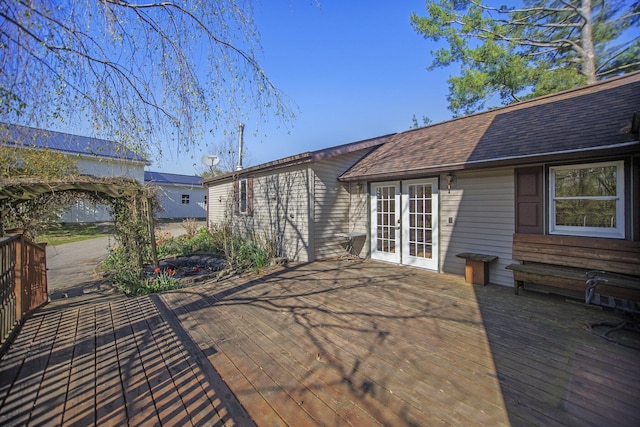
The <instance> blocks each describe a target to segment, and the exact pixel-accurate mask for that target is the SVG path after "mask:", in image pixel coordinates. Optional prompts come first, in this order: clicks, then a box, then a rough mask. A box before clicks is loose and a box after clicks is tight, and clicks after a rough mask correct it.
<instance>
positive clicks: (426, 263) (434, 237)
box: [401, 178, 440, 271]
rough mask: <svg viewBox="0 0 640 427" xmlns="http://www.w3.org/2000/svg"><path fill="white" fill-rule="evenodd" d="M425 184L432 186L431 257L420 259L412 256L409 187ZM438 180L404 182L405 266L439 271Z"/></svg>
mask: <svg viewBox="0 0 640 427" xmlns="http://www.w3.org/2000/svg"><path fill="white" fill-rule="evenodd" d="M417 184H424V185H430V186H431V194H430V200H431V212H430V213H429V214H430V215H431V242H430V245H431V257H429V258H426V257H420V256H411V255H410V253H411V251H410V248H409V245H410V241H411V238H410V230H411V220H410V212H411V206H410V199H409V186H411V185H417ZM438 190H439V189H438V178H424V179H413V180H409V181H402V196H401V198H402V205H401V208H402V264H404V265H412V266H415V267H421V268H427V269H429V270H435V271H438V259H439V251H438V245H439V239H440V236H439V233H438V230H439V221H438V219H439V213H440V210H439V208H438V198H439V192H438Z"/></svg>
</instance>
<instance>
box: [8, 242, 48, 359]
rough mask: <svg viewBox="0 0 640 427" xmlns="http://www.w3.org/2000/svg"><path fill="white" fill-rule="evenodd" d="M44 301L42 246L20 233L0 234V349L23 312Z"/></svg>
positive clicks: (43, 252) (21, 317) (45, 259)
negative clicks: (0, 235) (7, 235)
mask: <svg viewBox="0 0 640 427" xmlns="http://www.w3.org/2000/svg"><path fill="white" fill-rule="evenodd" d="M45 302H47V256H46V247H45V246H44V245H38V244H36V243H34V242H32V241H30V240H29V239H27V238H26V237H24V236H22V235H14V236H9V237H0V349H1V350H4V347H5V344H6V343H7V341H8V340H9V338H10V337H11V334H13V333H14V332H15V331H16V329H17V327H18V325H20V323H21V322H22V320H23V319H24V318H25V316H26V315H27V314H29V313H30V312H31V311H32V310H34V309H35V308H37V307H40V306H41V305H42V304H44V303H45Z"/></svg>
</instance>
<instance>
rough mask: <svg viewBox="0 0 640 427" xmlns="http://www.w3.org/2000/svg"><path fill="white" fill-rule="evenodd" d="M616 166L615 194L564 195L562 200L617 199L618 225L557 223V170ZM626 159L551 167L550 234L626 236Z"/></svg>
mask: <svg viewBox="0 0 640 427" xmlns="http://www.w3.org/2000/svg"><path fill="white" fill-rule="evenodd" d="M608 166H615V167H616V195H615V196H590V197H589V196H586V197H562V198H561V199H562V200H584V199H587V200H615V201H616V218H615V222H616V226H615V227H611V228H606V227H576V226H562V225H556V223H555V222H556V208H555V206H556V203H555V202H556V200H557V199H558V198H556V196H555V177H556V175H555V171H561V170H568V169H586V168H593V167H608ZM624 182H625V181H624V161H616V162H599V163H580V164H571V165H563V166H551V167H549V186H548V192H549V234H562V235H572V236H585V237H608V238H617V239H624V237H625V215H624V210H625V188H624Z"/></svg>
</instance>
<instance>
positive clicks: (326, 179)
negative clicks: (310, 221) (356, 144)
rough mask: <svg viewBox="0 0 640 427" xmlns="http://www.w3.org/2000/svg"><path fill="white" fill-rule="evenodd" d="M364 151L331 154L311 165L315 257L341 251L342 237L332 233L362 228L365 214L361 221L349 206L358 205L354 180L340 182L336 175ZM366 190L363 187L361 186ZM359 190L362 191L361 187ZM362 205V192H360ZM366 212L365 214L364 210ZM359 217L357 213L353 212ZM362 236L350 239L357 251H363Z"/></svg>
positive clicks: (348, 166) (342, 171)
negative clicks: (337, 154)
mask: <svg viewBox="0 0 640 427" xmlns="http://www.w3.org/2000/svg"><path fill="white" fill-rule="evenodd" d="M365 152H366V151H365V150H361V151H356V152H354V153H350V154H346V155H342V156H336V157H332V158H331V159H328V160H322V161H319V162H316V163H315V164H314V165H313V170H314V172H315V175H314V194H313V195H314V197H313V203H314V205H313V213H314V238H315V239H314V245H315V251H314V252H315V257H316V259H323V258H332V257H337V256H340V255H342V254H344V244H345V239H344V238H343V237H336V236H335V234H336V233H350V232H355V231H363V232H366V229H367V223H366V216H365V217H364V219H363V220H362V221H355V220H352V217H353V216H354V212H353V209H354V208H356V209H360V205H359V204H358V203H353V202H354V199H357V200H360V199H361V198H362V194H359V193H358V189H357V186H356V184H355V183H352V184H349V183H342V182H339V181H338V179H337V178H338V176H340V175H341V174H342V173H344V172H345V171H346V170H347V169H349V168H350V167H351V166H352V165H353V164H354V163H355V162H356V161H358V160H359V159H360V158H362V156H363V155H364V153H365ZM365 190H366V189H365ZM365 190H362V191H365ZM364 196H365V198H364V201H365V206H364V208H365V209H366V195H364ZM365 215H366V214H365ZM356 217H357V218H358V219H359V218H360V217H359V215H356ZM365 243H366V242H365V239H364V238H358V239H356V241H354V250H355V252H357V253H361V252H363V251H364V252H366V250H364V249H363V248H365V247H366V244H365Z"/></svg>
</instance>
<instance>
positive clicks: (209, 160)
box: [200, 154, 220, 170]
mask: <svg viewBox="0 0 640 427" xmlns="http://www.w3.org/2000/svg"><path fill="white" fill-rule="evenodd" d="M200 162H202V164H203V165H205V166H209V169H211V170H213V168H214V166H216V165H217V164H218V163H220V157H218V156H215V155H213V154H205V155H204V156H202V158H201V159H200Z"/></svg>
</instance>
